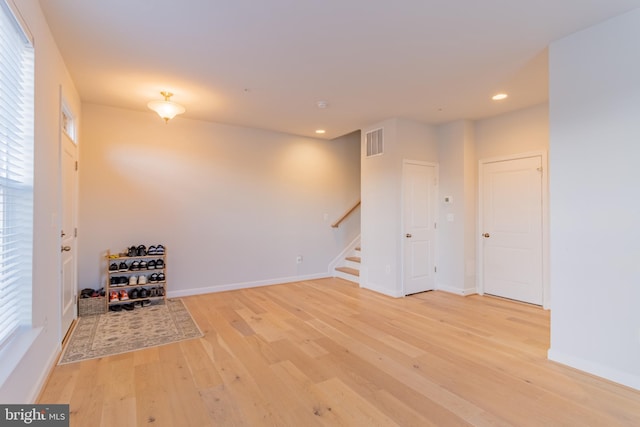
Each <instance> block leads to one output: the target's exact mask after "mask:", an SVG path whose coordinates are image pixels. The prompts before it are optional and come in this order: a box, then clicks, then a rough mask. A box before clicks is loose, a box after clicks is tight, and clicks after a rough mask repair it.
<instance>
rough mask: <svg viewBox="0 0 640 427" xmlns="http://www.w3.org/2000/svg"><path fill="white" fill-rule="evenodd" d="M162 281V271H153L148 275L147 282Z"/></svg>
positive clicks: (163, 278) (163, 277) (163, 279)
mask: <svg viewBox="0 0 640 427" xmlns="http://www.w3.org/2000/svg"><path fill="white" fill-rule="evenodd" d="M164 281H165V276H164V273H153V274H152V275H151V276H149V283H158V282H164Z"/></svg>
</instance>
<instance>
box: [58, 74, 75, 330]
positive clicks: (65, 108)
mask: <svg viewBox="0 0 640 427" xmlns="http://www.w3.org/2000/svg"><path fill="white" fill-rule="evenodd" d="M58 106H59V119H58V120H59V121H58V191H59V193H58V212H59V213H60V215H59V216H58V242H59V244H58V246H57V247H62V244H63V237H62V236H61V235H60V234H59V232H60V230H62V227H63V224H64V218H63V215H64V209H63V206H62V205H63V203H64V197H63V191H64V185H63V174H64V171H63V161H62V156H63V151H64V147H63V145H64V138H66V137H68V138H69V139H70V140H71V141H72V142H73V144H74V145H75V146H76V161H78V160H79V157H80V144H79V141H78V120H77V117H78V116H77V115H76V114H75V113H74V112H73V110H72V109H71V107H70V106H69V103H68V102H67V101H66V98H65V96H64V94H63V88H62V86H60V87H59V102H58ZM64 114H67V115H69V116H70V117H71V118H72V119H73V123H72V126H73V132H72V134H69V133H68V132H67V131H66V130H65V129H64V120H63V116H64ZM76 174H78V172H77V170H76ZM79 186H80V182H79V175H76V179H75V185H74V189H73V193H74V194H73V197H74V199H75V203H74V209H73V210H74V212H73V218H74V221H73V222H74V224H73V228H74V230H73V231H72V232H73V233H74V239H75V241H74V243H75V245H74V248H73V250H74V256H73V266H72V267H73V270H74V283H73V294H74V295H73V308H71V309H72V310H73V320H72V323H71V327H72V326H73V322H74V321H75V320H76V319H77V318H78V254H79V251H78V236H77V235H76V234H75V230H77V228H78V213H79V203H78V202H79V197H80V192H79ZM62 260H63V255H62V252H59V253H58V268H59V274H58V295H59V307H60V309H59V321H58V335H59V340H60V341H62V340H63V339H64V337H65V336H66V335H67V334H68V333H69V331H70V330H71V329H69V330H63V322H62V320H63V314H64V311H63V309H64V301H63V298H64V289H63V288H64V281H63V274H62Z"/></svg>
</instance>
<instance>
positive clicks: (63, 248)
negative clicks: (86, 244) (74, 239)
mask: <svg viewBox="0 0 640 427" xmlns="http://www.w3.org/2000/svg"><path fill="white" fill-rule="evenodd" d="M70 250H71V246H63V247H62V248H60V252H69V251H70Z"/></svg>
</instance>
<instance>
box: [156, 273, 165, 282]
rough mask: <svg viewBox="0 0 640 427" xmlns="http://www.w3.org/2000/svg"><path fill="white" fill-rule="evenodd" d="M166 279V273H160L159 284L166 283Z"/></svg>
mask: <svg viewBox="0 0 640 427" xmlns="http://www.w3.org/2000/svg"><path fill="white" fill-rule="evenodd" d="M164 281H165V278H164V273H158V282H164Z"/></svg>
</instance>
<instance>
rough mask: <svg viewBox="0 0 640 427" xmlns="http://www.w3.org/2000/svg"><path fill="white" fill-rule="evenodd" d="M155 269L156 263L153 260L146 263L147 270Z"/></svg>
mask: <svg viewBox="0 0 640 427" xmlns="http://www.w3.org/2000/svg"><path fill="white" fill-rule="evenodd" d="M155 268H156V262H155V261H154V260H151V261H149V262H148V263H147V270H153V269H155Z"/></svg>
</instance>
